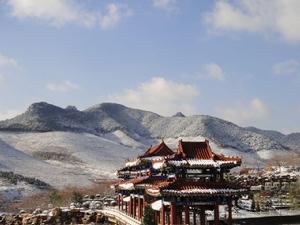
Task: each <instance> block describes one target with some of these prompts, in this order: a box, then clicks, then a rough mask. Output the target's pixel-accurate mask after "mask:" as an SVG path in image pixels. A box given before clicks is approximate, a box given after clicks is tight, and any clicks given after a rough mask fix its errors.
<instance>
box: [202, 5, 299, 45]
mask: <svg viewBox="0 0 300 225" xmlns="http://www.w3.org/2000/svg"><path fill="white" fill-rule="evenodd" d="M299 11H300V1H299V0H272V1H266V0H251V1H249V0H234V1H227V0H218V1H217V2H216V3H215V5H214V8H213V10H212V11H211V12H209V13H207V14H206V15H205V16H204V20H205V22H206V23H207V24H208V25H210V26H211V27H212V29H213V30H216V31H230V32H231V31H247V32H258V33H264V34H269V33H270V32H271V33H277V34H279V35H280V37H282V38H283V39H284V40H286V41H288V42H299V41H300V24H299V21H300V14H299Z"/></svg>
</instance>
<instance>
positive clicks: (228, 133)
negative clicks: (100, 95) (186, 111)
mask: <svg viewBox="0 0 300 225" xmlns="http://www.w3.org/2000/svg"><path fill="white" fill-rule="evenodd" d="M177 115H180V116H177ZM0 130H3V131H32V132H46V131H71V132H85V133H91V134H94V135H98V136H102V135H105V134H109V133H111V132H114V131H118V130H119V131H122V132H124V133H125V134H127V135H128V136H129V137H130V138H132V139H133V140H135V141H137V142H141V143H144V144H147V141H146V140H149V139H153V138H154V139H155V138H161V137H165V138H167V137H184V136H190V137H196V136H199V135H200V136H203V137H206V138H208V139H210V140H212V141H214V142H215V143H217V144H218V145H220V146H222V147H232V148H235V149H237V150H240V151H260V150H272V151H277V150H293V149H298V148H299V147H300V143H298V142H297V140H298V138H297V137H298V136H299V137H300V134H291V135H284V134H282V133H280V132H277V131H265V130H260V129H257V128H253V127H248V128H243V127H239V126H237V125H236V124H233V123H231V122H228V121H225V120H222V119H218V118H216V117H212V116H207V115H195V116H184V115H183V114H180V113H179V114H178V113H177V114H176V115H175V116H172V117H163V116H160V115H158V114H156V113H152V112H148V111H143V110H138V109H132V108H128V107H125V106H123V105H119V104H114V103H103V104H100V105H96V106H94V107H91V108H88V109H87V110H84V111H79V110H77V109H76V108H75V107H67V108H65V109H63V108H60V107H57V106H54V105H50V104H47V103H44V102H42V103H35V104H33V105H31V106H30V107H29V108H28V110H27V111H26V112H25V113H23V114H21V115H19V116H17V117H15V118H13V119H10V120H6V121H2V122H0ZM145 141H146V142H145Z"/></svg>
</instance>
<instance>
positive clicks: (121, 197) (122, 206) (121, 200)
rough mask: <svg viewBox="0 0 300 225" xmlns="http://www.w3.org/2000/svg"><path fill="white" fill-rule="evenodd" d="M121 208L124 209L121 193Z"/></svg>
mask: <svg viewBox="0 0 300 225" xmlns="http://www.w3.org/2000/svg"><path fill="white" fill-rule="evenodd" d="M121 209H122V211H123V210H124V201H123V195H122V197H121Z"/></svg>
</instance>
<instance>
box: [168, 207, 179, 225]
mask: <svg viewBox="0 0 300 225" xmlns="http://www.w3.org/2000/svg"><path fill="white" fill-rule="evenodd" d="M175 224H177V222H176V206H175V205H174V203H172V204H171V208H170V225H175Z"/></svg>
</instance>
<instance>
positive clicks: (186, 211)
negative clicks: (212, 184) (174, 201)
mask: <svg viewBox="0 0 300 225" xmlns="http://www.w3.org/2000/svg"><path fill="white" fill-rule="evenodd" d="M184 223H185V224H190V210H189V207H188V206H185V207H184Z"/></svg>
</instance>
